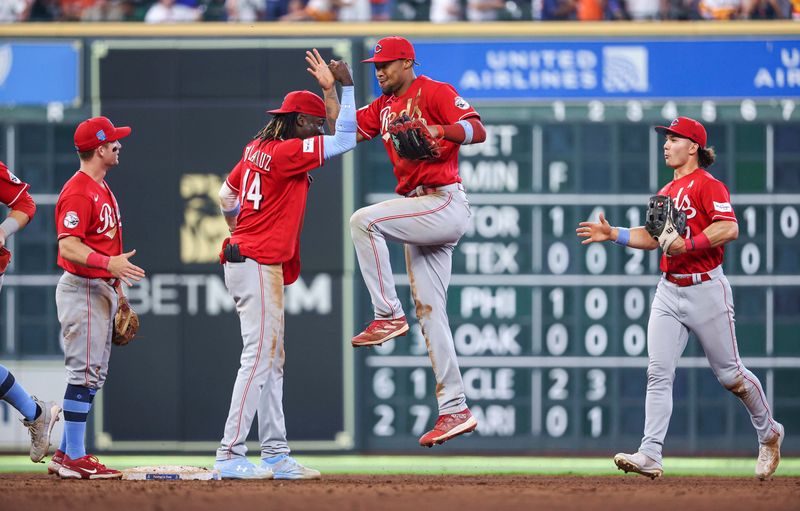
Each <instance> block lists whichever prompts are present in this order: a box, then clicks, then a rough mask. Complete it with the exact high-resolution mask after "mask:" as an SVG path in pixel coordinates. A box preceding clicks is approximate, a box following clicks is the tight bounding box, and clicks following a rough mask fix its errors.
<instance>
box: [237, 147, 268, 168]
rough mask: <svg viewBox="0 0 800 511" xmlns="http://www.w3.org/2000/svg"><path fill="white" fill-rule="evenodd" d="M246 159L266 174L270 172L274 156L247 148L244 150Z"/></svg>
mask: <svg viewBox="0 0 800 511" xmlns="http://www.w3.org/2000/svg"><path fill="white" fill-rule="evenodd" d="M244 159H245V161H247V162H249V163H251V164H253V165H254V166H256V167H258V168H260V169H261V170H263V171H264V172H269V164H270V162H271V161H272V155H271V154H267V153H265V152H263V151H261V149H256V148H255V147H253V146H247V147H246V148H245V149H244Z"/></svg>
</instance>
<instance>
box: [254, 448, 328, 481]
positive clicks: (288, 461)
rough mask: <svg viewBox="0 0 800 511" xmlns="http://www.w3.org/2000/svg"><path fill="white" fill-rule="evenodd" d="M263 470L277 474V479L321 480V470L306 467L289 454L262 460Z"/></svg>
mask: <svg viewBox="0 0 800 511" xmlns="http://www.w3.org/2000/svg"><path fill="white" fill-rule="evenodd" d="M261 468H262V469H265V470H269V471H271V472H272V473H273V474H275V479H319V478H320V477H321V476H320V473H319V470H315V469H313V468H308V467H304V466H303V465H301V464H300V463H299V462H298V461H297V460H296V459H294V458H293V457H291V456H289V455H288V454H280V455H278V456H273V457H271V458H265V459H262V460H261Z"/></svg>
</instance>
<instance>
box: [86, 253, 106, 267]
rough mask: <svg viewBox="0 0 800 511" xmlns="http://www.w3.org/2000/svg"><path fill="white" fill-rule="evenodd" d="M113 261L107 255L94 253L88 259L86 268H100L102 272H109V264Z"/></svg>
mask: <svg viewBox="0 0 800 511" xmlns="http://www.w3.org/2000/svg"><path fill="white" fill-rule="evenodd" d="M110 261H111V258H110V257H108V256H107V255H103V254H99V253H97V252H92V253H91V254H89V255H88V256H87V257H86V266H88V267H89V268H98V269H100V270H107V269H108V263H109V262H110Z"/></svg>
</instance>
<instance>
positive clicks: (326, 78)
mask: <svg viewBox="0 0 800 511" xmlns="http://www.w3.org/2000/svg"><path fill="white" fill-rule="evenodd" d="M306 62H307V63H308V67H307V68H306V71H308V72H309V73H311V76H313V77H314V78H316V79H317V83H319V86H320V87H322V89H323V90H330V89H331V88H332V87H333V85H334V83H336V82H339V83H341V84H342V85H353V77H352V75H351V73H350V67H349V66H348V65H347V62H345V61H343V60H333V59H331V61H330V62H328V63H326V62H325V60H324V59H323V58H322V56H321V55H320V54H319V51H317V49H316V48H314V49H313V50H311V51H306Z"/></svg>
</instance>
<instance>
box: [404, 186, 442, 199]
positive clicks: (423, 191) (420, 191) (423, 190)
mask: <svg viewBox="0 0 800 511" xmlns="http://www.w3.org/2000/svg"><path fill="white" fill-rule="evenodd" d="M439 186H446V185H438V186H425V185H419V186H418V187H416V188H414V189H413V190H411V191H410V192H408V193H407V194H406V197H420V196H422V195H433V194H434V193H436V192H438V191H439Z"/></svg>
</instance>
